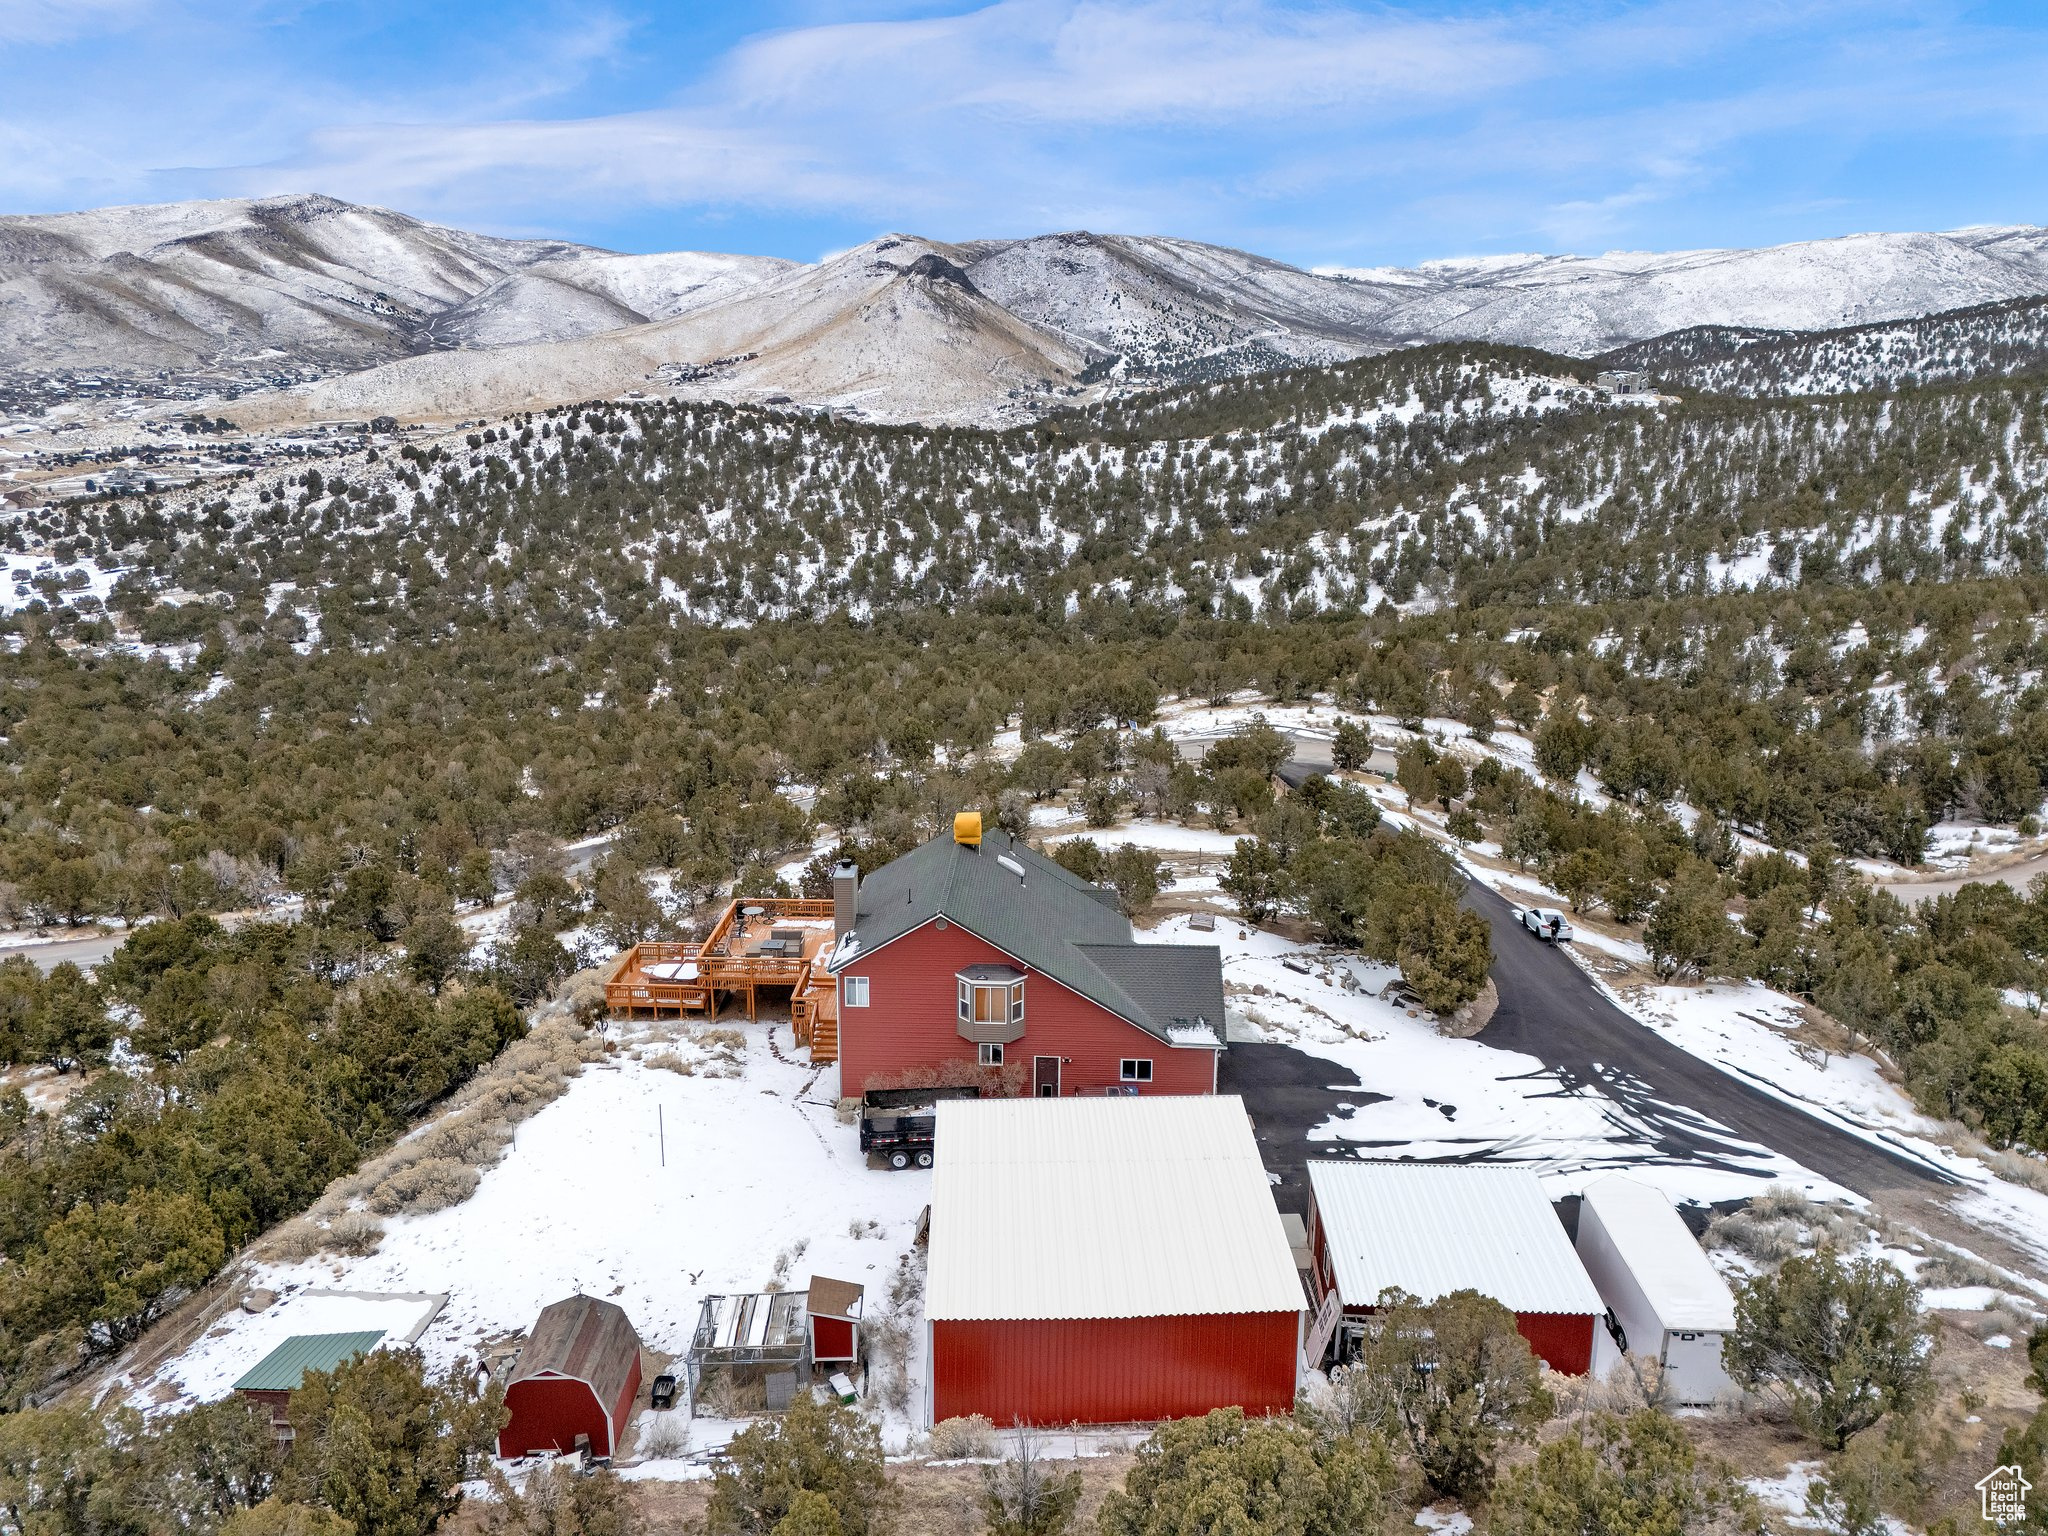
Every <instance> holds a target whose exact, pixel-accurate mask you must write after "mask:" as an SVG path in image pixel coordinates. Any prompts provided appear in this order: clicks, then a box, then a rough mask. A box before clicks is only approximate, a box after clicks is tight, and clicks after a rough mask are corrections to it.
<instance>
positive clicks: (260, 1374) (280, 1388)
mask: <svg viewBox="0 0 2048 1536" xmlns="http://www.w3.org/2000/svg"><path fill="white" fill-rule="evenodd" d="M383 1337H384V1330H383V1329H381V1328H371V1329H365V1330H363V1331H361V1332H357V1333H295V1334H293V1335H292V1336H291V1337H290V1338H288V1339H286V1340H285V1341H284V1342H283V1343H282V1344H280V1345H278V1346H277V1348H275V1349H273V1350H272V1351H271V1352H270V1353H269V1354H267V1355H265V1356H264V1357H263V1358H262V1359H261V1360H259V1361H257V1362H256V1364H255V1365H253V1366H251V1367H250V1368H249V1370H248V1372H247V1373H246V1374H245V1375H244V1376H243V1377H242V1379H241V1380H240V1381H238V1382H236V1383H235V1385H234V1388H233V1390H234V1391H236V1392H239V1393H241V1395H242V1396H244V1397H247V1398H252V1399H254V1400H255V1401H256V1402H259V1403H263V1404H265V1405H267V1406H268V1407H269V1409H270V1427H271V1429H272V1430H273V1432H275V1433H276V1435H277V1437H278V1438H279V1439H280V1440H289V1439H291V1437H292V1428H291V1420H290V1419H289V1418H288V1417H287V1413H288V1410H289V1409H290V1407H291V1401H292V1394H293V1393H294V1392H296V1391H298V1390H299V1385H300V1383H301V1382H303V1381H304V1380H305V1379H306V1373H307V1372H308V1371H312V1372H316V1373H325V1372H330V1371H333V1370H334V1369H336V1368H337V1367H338V1366H341V1365H343V1364H345V1363H346V1362H348V1361H350V1360H353V1359H355V1358H356V1357H357V1356H358V1355H367V1354H368V1353H369V1352H370V1351H371V1350H373V1349H375V1348H376V1347H377V1345H378V1344H379V1342H381V1341H382V1339H383Z"/></svg>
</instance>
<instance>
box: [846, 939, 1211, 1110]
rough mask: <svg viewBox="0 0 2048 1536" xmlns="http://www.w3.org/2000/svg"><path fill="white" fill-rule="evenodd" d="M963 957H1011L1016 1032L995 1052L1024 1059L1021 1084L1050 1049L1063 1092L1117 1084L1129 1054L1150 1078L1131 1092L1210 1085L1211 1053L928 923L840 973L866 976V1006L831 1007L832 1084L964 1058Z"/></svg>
mask: <svg viewBox="0 0 2048 1536" xmlns="http://www.w3.org/2000/svg"><path fill="white" fill-rule="evenodd" d="M970 965H1016V966H1017V968H1018V969H1020V970H1022V971H1023V972H1024V974H1025V982H1024V1033H1023V1035H1022V1037H1021V1038H1019V1039H1017V1040H1013V1041H1011V1042H1010V1043H1009V1044H1008V1045H1006V1046H1005V1047H1004V1052H1005V1056H1004V1059H1005V1061H1006V1062H1008V1063H1013V1064H1018V1065H1021V1066H1022V1067H1023V1069H1024V1072H1025V1077H1026V1081H1027V1083H1028V1081H1029V1077H1030V1072H1031V1066H1032V1061H1031V1059H1032V1057H1034V1056H1059V1057H1063V1058H1065V1060H1064V1061H1063V1062H1062V1063H1061V1066H1060V1090H1061V1092H1062V1093H1063V1094H1075V1093H1101V1092H1102V1091H1103V1090H1104V1089H1105V1088H1108V1087H1111V1086H1113V1085H1116V1084H1118V1083H1119V1082H1120V1079H1119V1076H1118V1073H1119V1070H1120V1066H1121V1063H1122V1062H1123V1060H1124V1058H1126V1057H1134V1058H1149V1059H1150V1060H1151V1062H1152V1081H1151V1082H1149V1083H1143V1084H1139V1085H1138V1091H1139V1092H1140V1093H1213V1092H1215V1091H1216V1053H1215V1052H1214V1051H1208V1050H1175V1049H1173V1048H1172V1047H1171V1046H1169V1045H1167V1044H1166V1043H1165V1042H1164V1041H1162V1040H1159V1039H1157V1038H1156V1037H1154V1036H1152V1035H1149V1034H1147V1033H1145V1031H1144V1030H1142V1029H1139V1028H1138V1027H1137V1026H1136V1025H1135V1024H1132V1023H1129V1022H1128V1021H1126V1020H1124V1019H1120V1018H1118V1017H1117V1016H1116V1015H1115V1014H1113V1013H1111V1012H1110V1011H1109V1010H1108V1009H1106V1008H1103V1007H1100V1006H1098V1005H1097V1004H1095V1003H1092V1002H1090V1001H1089V1000H1088V999H1087V998H1085V997H1082V996H1081V995H1080V994H1079V993H1078V992H1074V991H1070V990H1069V989H1068V988H1066V987H1064V986H1062V985H1061V984H1060V983H1059V982H1057V981H1055V980H1053V979H1052V978H1051V977H1050V976H1047V975H1045V974H1043V973H1042V972H1039V971H1034V970H1031V969H1030V968H1029V967H1028V966H1022V965H1019V964H1018V962H1016V961H1015V960H1013V959H1011V958H1010V957H1009V956H1008V955H1005V954H1004V953H1003V952H1002V951H1001V950H999V949H997V948H996V947H995V946H994V945H993V944H988V943H984V942H983V941H982V940H981V939H979V938H976V937H975V936H974V935H973V934H971V933H969V932H968V931H967V930H966V929H964V928H962V927H961V926H960V925H959V924H958V923H948V924H947V925H946V927H945V928H943V929H941V928H940V927H939V926H938V925H937V924H936V923H927V924H925V925H924V926H923V927H922V928H919V929H916V930H915V931H913V932H911V933H907V934H905V935H904V936H903V937H902V938H900V939H898V940H896V942H895V943H893V944H887V945H884V946H883V947H882V948H880V949H878V950H876V951H875V952H874V953H873V954H871V955H868V956H866V957H864V958H861V959H859V960H856V961H855V962H854V963H853V964H852V965H849V966H848V967H847V968H846V969H845V970H844V971H842V972H841V973H840V976H841V981H842V986H843V983H844V978H845V977H848V976H865V977H867V978H868V999H869V1000H868V1006H867V1007H865V1008H846V1007H842V1008H840V1010H839V1062H840V1067H839V1081H840V1084H841V1089H840V1091H841V1092H842V1093H845V1094H848V1095H853V1094H859V1093H863V1092H865V1091H866V1090H867V1088H868V1087H869V1086H870V1084H871V1082H872V1083H873V1084H874V1085H875V1086H889V1085H890V1084H891V1083H893V1082H894V1081H895V1080H896V1078H897V1077H898V1076H899V1075H900V1074H901V1073H903V1072H904V1071H905V1070H907V1069H912V1068H919V1067H925V1068H937V1067H941V1066H943V1065H945V1064H946V1063H948V1062H966V1063H968V1064H970V1065H972V1064H973V1062H974V1060H975V1047H974V1045H973V1043H972V1042H971V1041H967V1040H963V1039H961V1038H960V1031H959V1020H960V1014H959V994H958V991H957V989H956V985H955V982H954V976H955V974H956V973H957V972H959V971H962V970H964V969H966V967H968V966H970ZM843 995H844V994H843V992H842V996H843ZM1026 1091H1027V1092H1028V1091H1029V1089H1028V1088H1027V1090H1026Z"/></svg>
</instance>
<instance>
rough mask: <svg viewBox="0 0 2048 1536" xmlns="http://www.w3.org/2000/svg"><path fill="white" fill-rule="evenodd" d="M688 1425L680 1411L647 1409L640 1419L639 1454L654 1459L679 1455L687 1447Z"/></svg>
mask: <svg viewBox="0 0 2048 1536" xmlns="http://www.w3.org/2000/svg"><path fill="white" fill-rule="evenodd" d="M689 1444H690V1425H689V1421H688V1420H686V1419H685V1418H684V1417H683V1416H682V1415H681V1414H680V1413H676V1412H673V1411H671V1412H668V1413H655V1412H654V1411H653V1410H651V1409H650V1410H649V1411H648V1412H647V1414H646V1415H645V1416H644V1417H643V1418H642V1419H641V1420H640V1441H639V1446H640V1454H641V1455H642V1456H646V1457H649V1458H651V1459H653V1460H656V1461H666V1460H668V1459H669V1458H671V1457H675V1456H680V1455H682V1454H683V1452H684V1451H685V1450H687V1449H688V1448H689Z"/></svg>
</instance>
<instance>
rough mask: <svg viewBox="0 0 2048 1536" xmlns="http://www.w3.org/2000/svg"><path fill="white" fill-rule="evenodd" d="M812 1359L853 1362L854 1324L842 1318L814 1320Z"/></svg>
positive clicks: (812, 1320) (812, 1326)
mask: <svg viewBox="0 0 2048 1536" xmlns="http://www.w3.org/2000/svg"><path fill="white" fill-rule="evenodd" d="M811 1358H812V1359H814V1360H851V1359H852V1358H853V1324H852V1323H849V1322H848V1321H846V1319H845V1318H842V1317H814V1318H812V1319H811Z"/></svg>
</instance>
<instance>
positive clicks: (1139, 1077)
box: [1117, 1056, 1152, 1083]
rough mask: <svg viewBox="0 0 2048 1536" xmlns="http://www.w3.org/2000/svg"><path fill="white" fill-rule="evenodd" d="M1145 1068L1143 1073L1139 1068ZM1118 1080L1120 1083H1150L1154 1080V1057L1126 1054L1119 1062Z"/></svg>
mask: <svg viewBox="0 0 2048 1536" xmlns="http://www.w3.org/2000/svg"><path fill="white" fill-rule="evenodd" d="M1140 1068H1143V1069H1144V1070H1143V1072H1142V1074H1141V1073H1140V1071H1139V1069H1140ZM1117 1081H1118V1082H1120V1083H1149V1082H1151V1081H1152V1058H1151V1057H1150V1056H1126V1057H1124V1058H1123V1059H1122V1060H1121V1061H1119V1062H1118V1063H1117Z"/></svg>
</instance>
